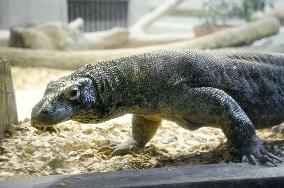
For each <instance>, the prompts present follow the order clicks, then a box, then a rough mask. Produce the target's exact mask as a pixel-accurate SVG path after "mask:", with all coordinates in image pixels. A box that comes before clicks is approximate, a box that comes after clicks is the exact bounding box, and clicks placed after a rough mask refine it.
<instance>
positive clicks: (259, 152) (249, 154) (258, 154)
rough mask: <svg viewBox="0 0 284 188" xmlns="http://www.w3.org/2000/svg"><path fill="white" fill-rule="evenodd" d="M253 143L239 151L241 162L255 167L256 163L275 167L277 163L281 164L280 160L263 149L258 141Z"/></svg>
mask: <svg viewBox="0 0 284 188" xmlns="http://www.w3.org/2000/svg"><path fill="white" fill-rule="evenodd" d="M253 143H254V144H249V145H250V146H247V147H245V148H243V149H241V151H242V154H243V157H242V162H247V163H250V164H253V165H256V163H257V162H259V163H260V164H266V165H268V164H269V163H270V164H272V165H273V166H277V163H281V162H283V161H282V160H281V159H280V158H278V157H276V156H275V155H273V154H271V153H269V152H268V151H267V150H266V149H264V147H263V145H262V144H261V141H260V140H257V141H256V142H253Z"/></svg>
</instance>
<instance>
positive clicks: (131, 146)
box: [99, 139, 144, 157]
mask: <svg viewBox="0 0 284 188" xmlns="http://www.w3.org/2000/svg"><path fill="white" fill-rule="evenodd" d="M143 149H144V147H139V146H137V144H136V143H135V141H134V140H132V139H129V140H127V141H125V142H123V143H121V144H111V145H110V146H106V147H102V148H100V149H99V152H102V151H106V150H111V151H112V153H111V156H112V157H113V156H118V155H126V154H129V153H141V152H142V151H143Z"/></svg>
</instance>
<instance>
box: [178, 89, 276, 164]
mask: <svg viewBox="0 0 284 188" xmlns="http://www.w3.org/2000/svg"><path fill="white" fill-rule="evenodd" d="M182 95H183V96H184V97H182V98H183V100H179V101H181V102H180V104H179V106H181V107H182V108H184V109H183V110H182V111H187V113H188V114H189V115H190V114H191V115H192V114H193V116H192V117H193V118H194V119H196V120H198V121H199V122H202V123H204V124H207V123H208V124H211V123H215V124H218V125H219V126H220V127H221V129H222V131H223V132H224V134H225V135H226V137H227V139H228V141H229V142H230V143H231V144H232V145H233V146H234V147H235V148H236V149H237V150H238V151H239V152H240V153H241V154H242V155H243V160H245V161H248V162H249V163H251V164H256V161H259V162H260V163H268V162H269V163H272V164H273V165H275V166H276V163H275V162H281V160H280V159H279V158H277V157H276V156H274V155H272V154H270V153H269V152H267V151H266V150H265V149H264V147H263V145H262V143H261V140H260V139H259V137H258V136H257V135H256V132H255V129H254V126H253V124H252V122H251V120H250V119H249V117H248V116H247V115H246V113H245V112H244V111H243V109H242V108H241V107H240V106H239V104H238V103H237V102H236V101H235V100H234V99H233V98H232V97H230V96H229V95H228V94H227V93H225V92H224V91H222V90H219V89H216V88H210V87H202V88H192V89H189V90H187V91H185V92H184V93H183V94H182ZM180 99H181V97H180ZM186 101H189V102H186ZM177 108H178V106H177Z"/></svg>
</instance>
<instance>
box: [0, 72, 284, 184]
mask: <svg viewBox="0 0 284 188" xmlns="http://www.w3.org/2000/svg"><path fill="white" fill-rule="evenodd" d="M69 73H70V71H62V70H52V69H45V68H41V69H39V68H19V67H13V68H12V76H13V80H14V87H15V90H16V94H17V96H18V97H17V103H18V111H19V112H26V113H22V116H21V119H25V118H26V119H25V121H23V122H21V123H20V124H19V125H14V126H12V127H11V130H10V132H11V134H10V136H9V137H7V138H5V139H4V140H3V141H2V142H1V143H0V180H3V179H11V178H12V179H14V178H19V177H27V176H40V175H52V174H75V173H88V172H104V171H115V170H123V169H130V168H139V169H140V168H154V167H163V166H183V165H193V164H211V163H230V162H240V160H239V159H240V157H239V156H238V155H237V153H236V152H235V151H234V150H233V149H232V148H231V147H229V146H228V145H226V144H225V142H226V138H225V137H224V135H223V133H222V131H221V130H220V129H215V128H208V127H204V128H201V129H199V130H197V131H188V130H185V129H183V128H181V127H179V126H177V125H176V124H175V123H173V122H169V121H163V123H162V126H161V127H160V128H159V130H158V132H157V134H156V135H155V137H154V138H153V140H152V141H151V142H150V143H149V144H148V145H147V147H146V149H145V151H144V152H143V153H141V154H135V153H132V154H128V155H124V156H116V157H111V156H110V154H111V152H110V151H108V150H106V151H104V152H99V149H100V148H101V147H104V146H109V145H110V143H112V142H122V141H123V140H124V139H125V138H126V137H127V136H128V135H129V131H130V128H131V125H130V122H131V115H126V116H123V117H121V118H117V119H114V120H111V121H108V122H105V123H101V124H80V123H77V122H73V121H68V122H64V123H62V124H59V125H57V126H56V128H57V132H49V131H45V132H43V131H40V130H37V129H35V128H33V127H31V126H30V121H29V119H28V118H29V116H28V114H30V110H31V107H32V105H33V104H34V103H35V102H36V101H37V100H38V98H39V97H40V96H41V95H42V92H43V90H44V88H45V86H46V84H47V83H48V82H49V81H50V80H55V79H56V78H57V77H59V76H62V75H66V74H69ZM35 91H37V92H35ZM23 93H24V95H23ZM35 95H39V96H37V97H35ZM282 126H283V125H282ZM257 134H258V135H259V136H260V137H261V138H263V139H265V147H266V148H267V149H268V150H269V151H271V152H272V153H274V154H275V155H278V156H280V157H283V156H284V153H283V150H284V135H283V132H281V129H279V128H278V127H274V128H273V129H264V130H260V131H258V132H257ZM281 149H282V151H281Z"/></svg>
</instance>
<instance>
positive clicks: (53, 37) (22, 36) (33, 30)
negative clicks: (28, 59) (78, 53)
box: [9, 22, 87, 50]
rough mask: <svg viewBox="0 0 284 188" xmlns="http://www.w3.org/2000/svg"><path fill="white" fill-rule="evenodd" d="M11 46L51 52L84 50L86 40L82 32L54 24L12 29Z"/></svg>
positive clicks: (64, 25)
mask: <svg viewBox="0 0 284 188" xmlns="http://www.w3.org/2000/svg"><path fill="white" fill-rule="evenodd" d="M10 32H11V34H10V38H9V46H10V47H18V48H31V49H49V50H84V49H86V48H87V42H86V39H85V37H84V35H83V33H81V32H80V31H78V30H77V29H74V28H71V27H70V26H68V25H66V24H62V23H57V22H52V23H45V24H39V25H29V26H25V27H14V28H11V29H10Z"/></svg>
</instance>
